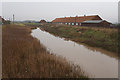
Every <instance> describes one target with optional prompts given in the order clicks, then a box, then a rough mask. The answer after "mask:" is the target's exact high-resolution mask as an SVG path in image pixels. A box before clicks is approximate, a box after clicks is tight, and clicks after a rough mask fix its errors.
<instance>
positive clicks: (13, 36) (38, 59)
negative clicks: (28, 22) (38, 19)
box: [2, 25, 87, 80]
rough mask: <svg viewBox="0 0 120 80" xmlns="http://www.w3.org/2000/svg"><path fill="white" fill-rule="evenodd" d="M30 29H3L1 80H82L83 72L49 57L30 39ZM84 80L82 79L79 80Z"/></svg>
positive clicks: (9, 26)
mask: <svg viewBox="0 0 120 80" xmlns="http://www.w3.org/2000/svg"><path fill="white" fill-rule="evenodd" d="M30 33H31V29H30V27H25V26H21V25H3V29H2V41H3V42H2V77H3V78H73V77H74V78H84V79H87V76H85V74H84V71H82V70H81V69H80V67H79V66H75V65H73V64H70V63H69V62H67V61H66V59H64V58H61V57H59V56H58V57H57V56H55V55H52V54H50V53H49V52H48V51H47V50H46V48H45V47H43V46H42V45H41V44H40V42H39V41H38V40H37V39H36V38H33V37H32V36H31V35H30ZM82 80H83V79H82Z"/></svg>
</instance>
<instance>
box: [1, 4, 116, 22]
mask: <svg viewBox="0 0 120 80" xmlns="http://www.w3.org/2000/svg"><path fill="white" fill-rule="evenodd" d="M13 14H15V20H17V21H18V20H41V19H45V20H47V21H52V20H53V19H55V18H56V17H65V16H76V15H78V16H83V15H99V16H100V17H102V19H105V20H107V21H110V22H112V23H115V22H118V2H2V16H4V18H6V19H9V18H12V15H13Z"/></svg>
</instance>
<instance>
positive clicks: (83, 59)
mask: <svg viewBox="0 0 120 80" xmlns="http://www.w3.org/2000/svg"><path fill="white" fill-rule="evenodd" d="M32 35H33V36H34V37H36V38H37V39H39V40H40V42H41V43H42V44H43V45H44V46H46V47H47V49H48V50H49V51H50V52H53V53H54V54H56V55H60V56H63V57H66V58H67V59H68V60H69V61H71V62H73V63H74V64H78V65H80V67H81V68H82V69H83V70H85V72H87V73H88V74H90V75H92V76H91V77H95V78H117V77H118V60H117V59H116V58H112V57H109V56H108V55H105V53H103V52H100V51H97V50H95V49H93V50H94V51H93V50H92V49H88V47H86V46H84V45H80V44H77V43H75V42H73V41H70V40H68V41H66V40H64V38H59V37H55V36H54V35H51V34H49V33H47V32H45V31H41V30H40V29H35V30H33V31H32ZM106 54H107V53H106Z"/></svg>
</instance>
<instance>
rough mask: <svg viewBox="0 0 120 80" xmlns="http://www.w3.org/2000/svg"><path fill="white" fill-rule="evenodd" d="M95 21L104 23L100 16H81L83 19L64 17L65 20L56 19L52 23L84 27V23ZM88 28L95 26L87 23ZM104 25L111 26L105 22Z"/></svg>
mask: <svg viewBox="0 0 120 80" xmlns="http://www.w3.org/2000/svg"><path fill="white" fill-rule="evenodd" d="M91 20H93V22H95V21H102V18H100V17H99V16H98V15H92V16H81V17H78V16H76V17H64V18H56V19H55V20H53V21H52V23H60V24H67V25H78V26H82V24H83V25H84V24H85V23H83V22H84V21H91ZM86 24H87V25H86V26H89V24H90V25H91V24H94V23H89V22H88V23H86ZM95 24H96V26H98V25H99V24H98V23H95ZM104 24H108V26H109V22H108V23H107V21H106V22H104Z"/></svg>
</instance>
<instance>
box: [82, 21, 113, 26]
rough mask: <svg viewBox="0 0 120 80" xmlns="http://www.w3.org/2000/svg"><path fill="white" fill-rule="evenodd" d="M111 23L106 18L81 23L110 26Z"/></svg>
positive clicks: (83, 24)
mask: <svg viewBox="0 0 120 80" xmlns="http://www.w3.org/2000/svg"><path fill="white" fill-rule="evenodd" d="M110 24H111V23H109V22H107V21H105V20H88V21H84V22H82V23H81V26H97V27H108V26H110Z"/></svg>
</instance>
